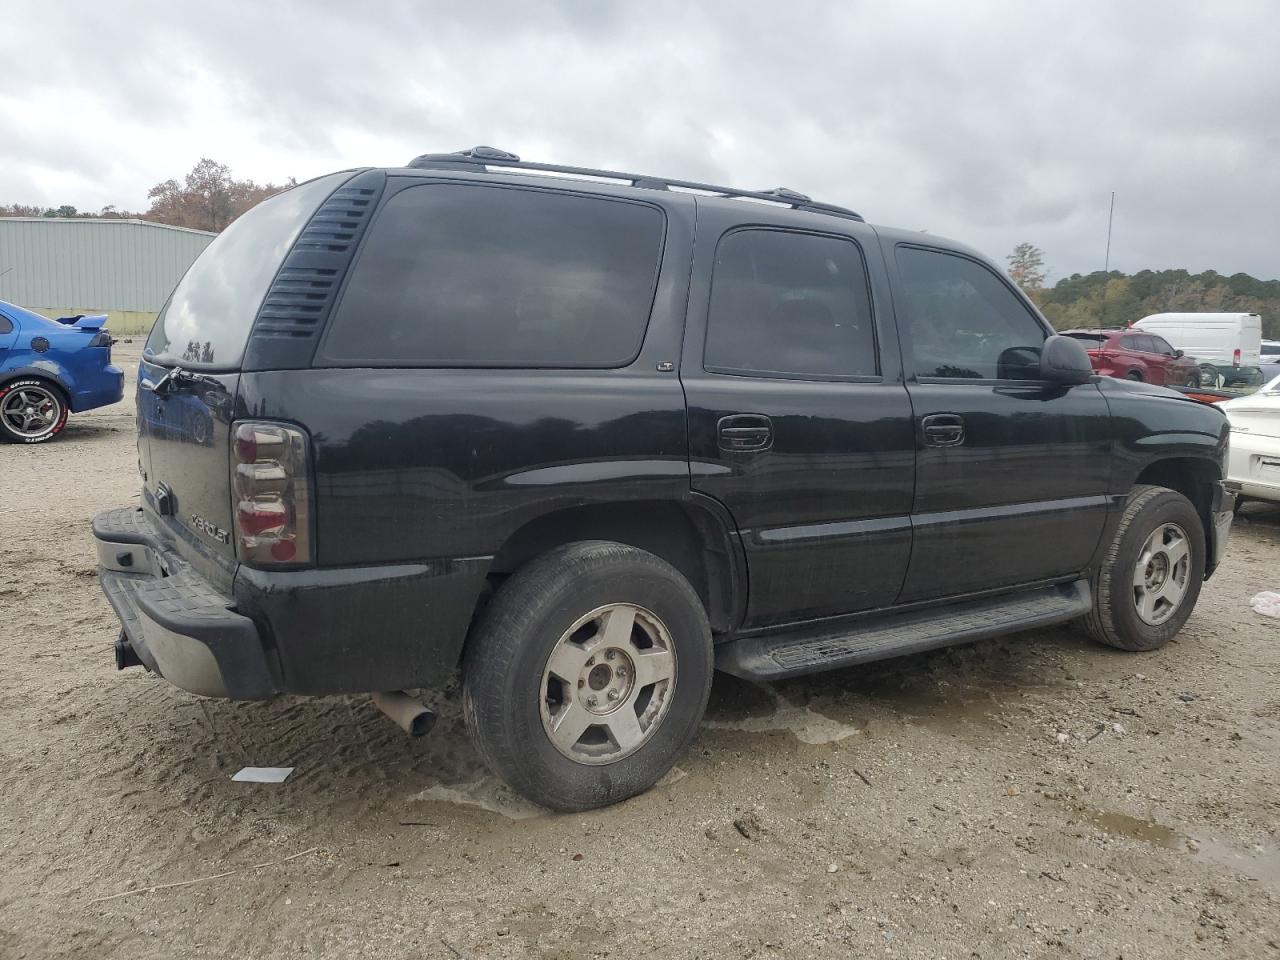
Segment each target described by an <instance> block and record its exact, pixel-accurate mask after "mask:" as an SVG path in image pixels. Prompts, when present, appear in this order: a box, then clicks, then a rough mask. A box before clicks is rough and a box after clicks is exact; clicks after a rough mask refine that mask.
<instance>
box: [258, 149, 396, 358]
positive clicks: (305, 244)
mask: <svg viewBox="0 0 1280 960" xmlns="http://www.w3.org/2000/svg"><path fill="white" fill-rule="evenodd" d="M384 179H385V178H384V177H383V176H382V175H380V174H379V175H377V176H376V178H375V179H373V180H371V179H370V177H369V175H368V174H366V175H361V176H357V177H355V178H354V179H353V180H350V181H348V182H347V184H346V185H345V186H342V187H339V188H338V189H337V190H335V191H334V192H333V194H332V195H331V196H330V197H329V199H328V200H326V201H325V202H324V203H323V204H321V206H320V209H318V210H317V211H316V212H315V214H314V215H313V216H312V218H311V220H310V222H309V223H308V224H307V226H306V228H305V229H303V231H302V233H301V234H300V235H299V236H298V239H297V242H296V243H295V244H294V246H293V249H292V250H291V251H290V252H289V256H288V257H287V258H286V259H285V262H284V265H283V266H282V267H281V268H280V272H279V273H278V274H277V275H276V278H275V280H274V282H273V283H272V284H271V289H270V290H268V291H267V296H266V298H265V299H264V300H263V301H262V307H261V309H260V310H259V311H258V317H257V322H256V323H255V324H254V327H253V334H252V341H257V344H258V349H257V351H256V356H257V357H260V358H262V360H263V362H266V363H268V365H275V364H284V365H293V364H294V363H301V362H302V357H301V355H299V354H296V353H295V351H294V348H293V347H287V346H286V344H290V343H291V344H295V345H297V348H298V349H302V348H303V347H304V345H305V349H306V350H307V351H308V352H309V351H310V350H311V346H310V344H309V343H307V341H311V340H314V339H315V338H316V336H317V335H318V334H319V331H320V329H321V328H322V327H323V326H324V322H325V320H326V318H327V317H328V316H329V311H330V309H331V307H332V306H333V299H334V296H335V295H336V294H337V291H338V285H339V283H340V282H341V279H342V274H343V271H344V270H345V269H346V267H347V265H348V264H349V263H350V261H351V257H352V256H353V254H354V253H355V248H356V245H357V244H358V243H359V241H360V236H361V234H362V233H363V232H364V227H365V223H366V221H367V220H368V218H369V216H370V214H371V213H372V211H373V209H374V207H375V206H376V205H377V202H378V197H379V195H380V194H381V193H382V183H383V181H384ZM270 344H276V346H270ZM251 346H252V343H251ZM280 350H287V351H288V354H287V355H286V354H281V353H280Z"/></svg>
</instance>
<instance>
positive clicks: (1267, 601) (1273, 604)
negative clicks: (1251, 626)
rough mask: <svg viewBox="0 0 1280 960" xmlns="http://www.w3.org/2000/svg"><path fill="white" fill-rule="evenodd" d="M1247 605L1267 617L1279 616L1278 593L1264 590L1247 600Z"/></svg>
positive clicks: (1279, 597)
mask: <svg viewBox="0 0 1280 960" xmlns="http://www.w3.org/2000/svg"><path fill="white" fill-rule="evenodd" d="M1249 606H1251V607H1253V609H1254V610H1256V611H1257V612H1258V613H1261V614H1265V615H1266V616H1268V617H1280V593H1273V592H1272V591H1270V590H1264V591H1263V592H1262V593H1260V594H1258V595H1257V596H1256V597H1254V598H1253V599H1252V600H1250V601H1249Z"/></svg>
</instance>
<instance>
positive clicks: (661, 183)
mask: <svg viewBox="0 0 1280 960" xmlns="http://www.w3.org/2000/svg"><path fill="white" fill-rule="evenodd" d="M409 166H410V167H413V168H415V169H419V170H438V169H446V170H449V169H461V170H472V171H474V170H485V169H487V168H488V167H511V168H513V169H515V170H542V171H545V172H547V173H565V174H569V175H570V176H574V177H590V178H593V179H600V180H620V181H622V182H624V183H627V184H629V185H630V186H633V187H639V188H641V189H643V190H671V189H673V188H674V189H676V190H692V191H697V192H700V193H708V194H711V195H712V196H716V197H738V198H743V199H748V200H765V201H768V202H770V203H777V204H781V205H783V206H786V207H791V208H792V209H793V210H806V211H809V212H810V213H825V214H827V215H829V216H833V217H844V218H845V219H846V220H858V221H862V216H861V215H859V214H857V213H855V212H854V211H852V210H848V209H846V208H845V207H837V206H835V205H834V204H830V203H818V202H817V201H815V200H814V199H812V198H811V197H809V196H807V195H805V194H803V193H799V192H797V191H795V190H789V189H787V188H786V187H777V188H775V189H773V190H738V189H735V188H734V187H721V186H717V185H716V184H713V183H697V182H696V181H693V180H671V179H668V178H667V177H650V176H646V175H644V174H639V173H621V172H619V171H617V170H595V169H592V168H590V167H566V166H561V165H560V164H557V163H532V162H530V161H527V160H521V159H520V158H519V157H518V156H516V155H515V154H514V153H508V152H507V151H505V150H499V149H497V148H496V147H472V148H471V149H470V150H459V151H458V152H457V153H424V154H423V155H422V156H420V157H414V158H413V159H412V160H410V161H409Z"/></svg>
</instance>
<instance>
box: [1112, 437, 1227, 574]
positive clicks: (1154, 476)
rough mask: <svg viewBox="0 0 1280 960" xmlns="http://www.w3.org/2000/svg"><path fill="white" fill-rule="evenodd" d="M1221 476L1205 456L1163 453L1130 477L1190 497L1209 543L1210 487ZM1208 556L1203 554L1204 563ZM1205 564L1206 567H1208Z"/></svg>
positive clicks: (1220, 471)
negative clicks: (1159, 457) (1204, 556)
mask: <svg viewBox="0 0 1280 960" xmlns="http://www.w3.org/2000/svg"><path fill="white" fill-rule="evenodd" d="M1221 479H1222V470H1221V468H1220V466H1219V465H1218V463H1217V462H1216V461H1214V460H1210V459H1208V458H1206V457H1166V458H1164V459H1160V460H1155V461H1153V462H1152V463H1148V464H1147V465H1146V466H1145V467H1143V468H1142V471H1141V472H1140V473H1139V474H1138V475H1137V476H1136V477H1135V478H1134V480H1133V486H1137V485H1138V484H1152V485H1154V486H1157V487H1167V488H1169V489H1170V490H1175V491H1177V492H1178V493H1180V494H1182V495H1183V496H1184V497H1186V498H1187V499H1188V500H1190V501H1191V505H1192V506H1193V507H1195V510H1196V515H1197V516H1199V517H1200V524H1201V526H1203V527H1204V535H1205V542H1206V543H1212V542H1213V537H1214V528H1213V489H1214V484H1216V483H1217V482H1218V481H1219V480H1221ZM1207 561H1208V558H1206V564H1207ZM1208 569H1209V568H1208V566H1207V565H1206V570H1208Z"/></svg>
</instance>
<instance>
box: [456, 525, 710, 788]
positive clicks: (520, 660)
mask: <svg viewBox="0 0 1280 960" xmlns="http://www.w3.org/2000/svg"><path fill="white" fill-rule="evenodd" d="M601 611H604V612H603V613H601ZM628 616H630V617H632V618H633V620H628V619H627V618H628ZM615 617H616V619H613V618H615ZM611 623H612V624H613V625H615V626H616V628H617V629H616V630H614V631H610V630H609V629H608V628H609V626H610V624H611ZM645 644H648V646H646V645H645ZM664 644H665V645H666V649H668V650H669V651H670V656H669V658H668V657H664V656H663V655H662V654H661V650H662V648H663V645H664ZM606 656H607V658H608V659H607V660H606ZM597 658H598V659H597ZM655 665H657V666H655ZM663 670H669V678H668V679H664V680H657V681H656V682H655V681H653V680H651V679H650V678H651V677H654V676H657V675H658V674H659V673H661V672H662V671H663ZM575 672H576V673H577V678H576V681H575V680H574V679H572V677H573V674H574V673H575ZM712 673H713V664H712V649H711V628H710V625H709V624H708V622H707V615H706V611H705V610H704V609H703V606H702V602H701V601H700V600H699V599H698V595H697V594H696V593H695V592H694V590H693V588H692V587H691V586H690V585H689V582H688V581H687V580H685V578H684V577H683V576H681V575H680V573H679V572H678V571H677V570H676V569H675V568H674V567H672V566H671V565H670V564H668V563H667V562H666V561H664V560H661V559H659V558H658V557H656V556H654V555H653V554H651V553H647V552H645V551H643V550H638V549H636V548H634V547H628V546H624V545H622V544H618V543H608V542H604V541H585V542H582V543H574V544H568V545H566V546H563V547H557V548H556V549H554V550H550V551H548V552H547V553H545V554H543V555H542V556H540V557H538V558H536V559H534V560H532V561H531V562H529V563H528V564H527V565H525V566H524V567H522V568H521V569H520V570H518V571H517V572H516V573H515V575H513V576H512V577H511V578H510V579H509V580H508V581H507V582H506V583H505V584H503V585H502V587H501V588H500V589H499V590H498V592H497V593H496V595H495V596H494V598H493V600H492V601H491V602H490V603H489V605H488V607H486V608H485V610H484V612H483V614H482V615H481V617H480V619H479V620H478V622H477V623H476V625H475V627H474V628H473V630H472V633H471V636H470V638H469V639H468V641H467V650H466V654H465V656H464V658H463V686H462V702H463V712H464V715H465V717H466V721H467V728H468V730H469V731H470V734H471V739H472V741H473V743H474V744H475V747H476V750H477V751H478V752H479V754H480V756H481V758H482V759H483V760H484V762H485V763H486V764H487V765H488V767H489V769H491V770H492V771H493V772H494V773H496V774H497V775H498V776H500V777H502V778H503V779H504V780H506V781H507V782H508V783H509V784H511V786H512V787H514V788H515V789H516V790H517V791H518V792H520V793H521V794H523V795H524V796H525V797H527V798H528V799H530V800H532V801H534V802H535V803H538V804H541V805H542V806H544V807H549V808H550V809H552V810H559V811H577V810H589V809H591V808H593V807H602V806H606V805H608V804H611V803H617V802H618V801H619V800H625V799H626V798H627V797H631V796H634V795H635V794H637V793H641V792H643V791H645V790H647V789H648V788H649V787H651V786H653V784H654V783H656V782H657V781H658V780H659V779H660V778H661V777H662V776H663V775H664V774H665V773H666V772H667V771H668V770H669V769H670V768H671V765H672V764H673V763H674V762H675V760H676V758H677V757H678V756H679V755H680V753H681V752H682V751H683V750H684V749H685V747H686V746H688V744H689V742H690V740H692V739H693V737H694V735H695V734H696V733H697V730H698V725H699V723H700V722H701V720H702V714H703V712H704V711H705V709H706V706H707V698H708V696H709V695H710V692H711V677H712ZM628 676H629V677H630V680H629V681H628V680H627V677H628ZM646 680H648V681H649V682H648V683H644V682H643V681H646ZM597 691H598V692H597ZM614 694H617V705H616V706H610V700H611V699H612V698H613V696H614ZM588 703H592V704H596V705H593V706H588ZM584 711H585V712H584ZM627 711H631V713H630V717H629V718H628V714H627ZM646 716H648V718H649V719H648V724H647V725H645V717H646ZM584 718H585V720H586V721H589V722H590V725H589V726H587V727H586V728H585V729H584V730H583V732H582V733H581V734H579V735H578V737H577V739H572V737H573V734H574V731H575V730H576V729H577V726H579V725H581V724H582V723H583V722H584ZM570 721H572V722H570ZM597 721H598V722H597ZM633 724H634V725H633ZM556 731H560V736H559V737H558V738H557V739H556V740H553V734H554V733H555V732H556ZM637 732H639V734H640V739H639V740H637V739H636V738H635V734H636V733H637Z"/></svg>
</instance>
